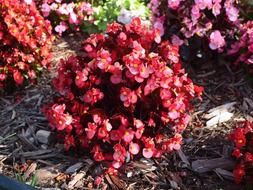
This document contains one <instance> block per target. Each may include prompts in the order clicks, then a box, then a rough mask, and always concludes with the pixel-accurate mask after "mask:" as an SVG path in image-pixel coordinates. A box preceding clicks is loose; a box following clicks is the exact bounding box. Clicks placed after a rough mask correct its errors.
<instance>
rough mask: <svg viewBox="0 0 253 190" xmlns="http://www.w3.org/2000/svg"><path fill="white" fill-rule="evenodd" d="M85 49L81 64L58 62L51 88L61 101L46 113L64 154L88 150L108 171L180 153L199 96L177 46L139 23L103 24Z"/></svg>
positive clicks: (76, 60) (74, 60)
mask: <svg viewBox="0 0 253 190" xmlns="http://www.w3.org/2000/svg"><path fill="white" fill-rule="evenodd" d="M83 47H84V51H85V56H84V57H73V56H72V57H70V58H69V59H68V60H66V61H63V60H62V62H61V64H60V67H59V70H58V76H57V77H56V78H55V79H54V81H53V83H54V86H55V88H56V89H57V90H58V91H59V93H60V94H61V96H62V97H61V98H58V99H57V100H56V101H55V102H54V103H53V105H51V106H48V107H47V108H46V115H47V117H48V119H49V122H50V124H51V126H52V127H53V128H54V129H55V128H56V130H57V131H58V132H59V133H61V134H63V135H65V148H66V149H67V150H68V149H69V148H71V147H79V148H80V147H81V148H85V149H86V150H89V151H90V152H91V154H92V155H93V158H94V160H95V161H107V162H106V163H109V171H115V169H118V168H119V167H120V166H121V165H122V164H124V162H125V161H126V160H128V159H129V158H133V157H134V156H135V155H138V154H139V155H143V156H144V157H145V158H151V157H160V156H161V155H162V154H163V153H165V152H171V151H173V150H178V149H179V148H180V145H181V143H182V137H181V132H182V131H183V130H184V129H185V127H186V126H187V124H188V122H189V119H190V117H189V115H188V112H189V110H190V101H191V100H192V99H193V98H194V97H196V96H198V97H200V95H201V93H202V87H198V86H195V85H194V84H193V83H192V81H191V79H190V78H188V77H187V74H186V73H185V71H184V69H182V68H181V63H180V60H179V54H178V47H176V46H173V45H171V44H170V43H169V42H167V41H165V42H162V43H161V39H160V34H159V32H158V31H157V30H149V29H148V28H146V27H144V26H142V24H141V20H140V19H139V18H135V19H133V21H132V23H130V24H128V25H125V26H123V25H120V24H117V23H113V24H111V25H108V27H107V31H106V34H93V35H91V36H90V37H89V38H88V39H87V40H85V41H84V43H83Z"/></svg>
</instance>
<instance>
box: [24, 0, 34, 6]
mask: <svg viewBox="0 0 253 190" xmlns="http://www.w3.org/2000/svg"><path fill="white" fill-rule="evenodd" d="M24 2H25V3H26V4H28V5H31V4H32V2H33V1H32V0H24Z"/></svg>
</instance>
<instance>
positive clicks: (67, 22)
mask: <svg viewBox="0 0 253 190" xmlns="http://www.w3.org/2000/svg"><path fill="white" fill-rule="evenodd" d="M35 2H36V4H37V6H38V7H39V9H40V11H41V12H42V15H43V16H44V17H45V18H46V19H48V20H50V22H51V24H52V26H53V28H54V31H55V32H56V33H57V34H58V35H60V36H61V35H62V34H63V33H64V32H68V31H79V30H80V27H81V26H82V25H84V24H85V22H88V23H89V22H90V23H92V19H93V18H92V15H93V12H94V10H93V8H92V5H91V4H90V3H88V2H85V1H80V0H74V1H71V2H70V1H67V0H43V1H41V0H35Z"/></svg>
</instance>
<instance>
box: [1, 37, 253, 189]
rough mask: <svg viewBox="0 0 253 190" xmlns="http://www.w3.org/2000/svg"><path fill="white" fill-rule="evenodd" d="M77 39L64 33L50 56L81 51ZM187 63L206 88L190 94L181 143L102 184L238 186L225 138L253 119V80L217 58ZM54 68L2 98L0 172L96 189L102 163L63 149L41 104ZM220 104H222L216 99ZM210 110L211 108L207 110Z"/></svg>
mask: <svg viewBox="0 0 253 190" xmlns="http://www.w3.org/2000/svg"><path fill="white" fill-rule="evenodd" d="M80 39H83V38H82V37H80V36H78V37H77V36H69V37H66V38H62V39H59V40H57V41H56V43H55V44H54V47H53V55H54V61H53V63H56V62H58V61H59V60H60V59H61V58H66V57H67V56H69V55H71V54H78V53H80V51H79V50H80V49H81V47H80V46H79V45H77V44H80ZM186 68H187V71H188V72H189V74H190V75H191V77H192V79H193V80H194V82H195V83H196V84H198V85H202V86H204V87H205V92H204V95H203V101H202V102H201V103H200V102H195V110H194V112H192V113H191V115H192V121H191V123H190V127H189V128H188V129H187V130H186V131H185V133H184V141H185V145H184V146H183V148H182V150H181V151H178V152H175V153H174V154H171V155H167V156H166V155H165V156H163V157H162V158H161V159H157V160H146V159H141V160H139V161H131V162H130V163H128V164H127V165H126V166H125V167H123V168H122V169H121V170H123V171H125V173H124V174H122V175H121V176H120V177H115V176H109V175H106V176H105V179H104V183H102V187H101V189H103V188H104V189H105V188H106V187H109V188H110V189H183V190H184V189H185V190H186V189H189V190H191V189H192V190H193V189H198V190H200V189H205V190H209V189H210V190H214V189H227V190H233V189H235V190H236V189H238V190H239V189H242V188H241V186H236V185H234V182H233V177H232V173H231V171H232V169H233V166H234V162H233V160H231V157H230V155H231V150H232V145H231V144H230V143H229V141H228V140H227V139H226V138H227V135H228V133H229V132H230V130H231V129H232V128H233V127H234V123H235V122H236V121H240V120H243V119H244V118H248V119H249V120H251V119H252V118H251V117H252V116H253V115H252V114H253V113H252V112H251V110H252V109H253V102H252V99H253V88H252V83H250V81H249V80H248V79H247V77H246V76H247V74H246V72H245V71H244V70H239V71H238V70H237V71H236V72H235V71H233V70H232V69H231V68H230V67H229V66H228V65H226V63H225V62H224V61H222V60H221V61H220V62H219V63H217V64H216V63H213V64H212V63H210V64H205V65H203V66H202V68H201V67H200V68H199V67H198V68H197V69H196V68H192V67H191V68H189V66H188V65H186ZM54 72H55V69H53V70H52V72H51V73H46V74H44V75H43V77H42V78H41V79H40V81H39V82H38V84H37V85H36V87H35V86H33V85H30V86H28V87H26V89H23V90H20V91H18V92H15V93H14V94H9V95H5V96H2V97H1V98H0V110H1V111H0V123H1V124H0V131H1V135H0V136H1V137H0V173H3V174H5V175H7V176H10V177H13V178H17V177H18V178H19V180H23V181H24V182H28V183H29V181H32V180H33V178H34V177H33V176H36V179H37V183H36V186H38V187H51V188H53V187H55V188H56V187H57V188H59V189H94V186H93V182H94V177H95V176H97V175H99V174H101V172H102V170H101V165H100V164H97V163H94V162H93V161H92V160H91V159H90V158H89V157H83V158H79V157H77V156H76V155H71V154H66V153H64V150H63V145H61V144H57V143H56V142H55V141H54V138H52V137H53V136H54V135H55V134H54V133H53V132H50V128H49V125H48V123H47V120H46V118H45V117H44V115H43V114H42V112H41V105H43V104H44V103H47V102H50V101H51V100H52V98H53V96H54V95H55V92H54V91H53V90H52V89H53V88H52V86H51V82H50V81H51V78H52V77H53V76H55V73H54ZM228 103H229V104H228ZM221 105H225V106H223V107H222V108H220V107H218V106H221ZM215 108H216V110H211V109H215ZM210 110H211V111H210ZM217 110H218V111H217ZM214 111H216V112H215V113H216V114H215V113H214ZM208 112H210V113H213V115H212V114H210V113H209V116H210V115H211V116H210V117H208V116H207V114H208ZM222 114H223V115H222ZM219 115H220V116H221V117H220V118H219ZM226 117H227V119H226V121H224V122H220V121H221V120H222V119H224V118H226ZM212 118H213V120H212V121H210V120H211V119H212ZM217 121H218V123H217ZM212 123H217V124H215V125H212ZM49 133H50V136H49ZM48 136H49V138H47V137H48ZM215 159H216V160H215ZM217 159H218V161H217ZM202 160H205V162H204V165H203V162H201V161H202ZM21 173H24V175H22V177H20V176H21Z"/></svg>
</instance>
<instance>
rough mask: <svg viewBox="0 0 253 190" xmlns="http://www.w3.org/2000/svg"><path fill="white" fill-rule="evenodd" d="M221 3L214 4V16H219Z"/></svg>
mask: <svg viewBox="0 0 253 190" xmlns="http://www.w3.org/2000/svg"><path fill="white" fill-rule="evenodd" d="M220 10H221V5H220V3H215V4H213V8H212V13H213V15H214V16H218V15H219V14H220Z"/></svg>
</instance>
